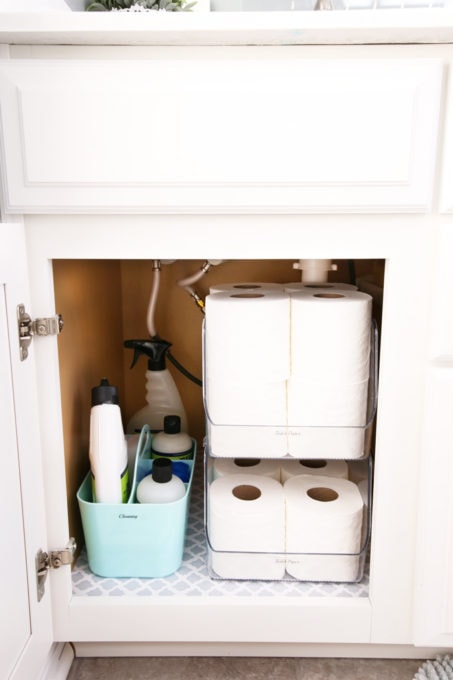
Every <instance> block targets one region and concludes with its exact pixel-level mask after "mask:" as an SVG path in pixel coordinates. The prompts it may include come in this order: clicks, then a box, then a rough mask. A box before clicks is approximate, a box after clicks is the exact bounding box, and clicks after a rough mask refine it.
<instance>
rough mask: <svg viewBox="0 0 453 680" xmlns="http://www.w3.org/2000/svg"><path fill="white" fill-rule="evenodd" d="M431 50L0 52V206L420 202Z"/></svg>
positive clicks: (429, 127) (429, 173)
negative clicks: (391, 55)
mask: <svg viewBox="0 0 453 680" xmlns="http://www.w3.org/2000/svg"><path fill="white" fill-rule="evenodd" d="M441 71H442V69H441V64H440V62H438V61H437V60H414V61H408V60H386V61H383V60H360V59H358V60H355V61H353V60H336V61H334V60H303V59H292V60H290V59H285V58H279V59H276V60H272V61H270V60H268V59H266V60H263V59H250V60H244V59H231V60H225V59H214V60H201V59H186V60H178V61H177V60H171V59H158V60H153V61H151V60H150V61H145V60H140V61H132V60H131V61H102V60H98V61H39V60H37V61H29V60H23V61H20V62H19V61H17V62H12V61H3V62H2V63H1V64H0V102H1V112H2V131H3V146H4V159H3V164H4V167H3V174H4V177H5V193H6V196H5V203H6V208H7V210H10V211H12V212H15V211H24V212H32V211H38V212H44V211H47V210H50V211H59V210H61V209H63V208H64V209H74V210H75V211H78V210H83V209H99V210H104V209H105V210H109V209H120V210H121V209H123V210H124V211H126V210H127V211H130V210H132V211H134V210H137V211H142V210H143V209H145V210H150V211H164V212H168V211H170V212H173V211H175V212H179V211H197V210H202V211H204V210H207V211H209V210H211V209H215V210H221V211H226V212H229V211H244V210H245V211H255V210H259V211H269V210H270V211H275V212H279V211H284V212H285V211H286V212H294V211H296V212H333V211H343V212H362V211H365V212H369V211H372V212H382V211H410V212H422V211H425V210H427V209H429V206H430V202H431V193H432V181H433V169H434V161H435V146H436V144H435V142H436V137H437V118H438V111H439V100H440V85H441Z"/></svg>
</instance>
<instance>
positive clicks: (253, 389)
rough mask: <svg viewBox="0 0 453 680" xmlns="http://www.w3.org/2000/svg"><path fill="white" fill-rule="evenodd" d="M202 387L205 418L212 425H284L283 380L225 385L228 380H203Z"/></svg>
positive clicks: (236, 382)
mask: <svg viewBox="0 0 453 680" xmlns="http://www.w3.org/2000/svg"><path fill="white" fill-rule="evenodd" d="M204 387H205V398H206V399H205V400H206V412H207V416H208V418H209V420H210V421H211V422H212V423H214V424H224V425H285V424H286V420H287V417H286V381H284V380H281V381H269V382H265V381H263V382H259V381H253V382H245V381H244V382H238V381H235V380H232V381H231V382H227V380H224V381H219V380H218V379H217V380H215V379H214V378H206V380H205V386H204ZM238 444H240V441H239V442H238ZM248 455H249V456H250V454H248Z"/></svg>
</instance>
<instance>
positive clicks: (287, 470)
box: [279, 458, 348, 484]
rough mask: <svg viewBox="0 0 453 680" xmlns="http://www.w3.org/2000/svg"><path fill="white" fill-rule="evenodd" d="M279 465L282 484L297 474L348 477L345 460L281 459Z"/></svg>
mask: <svg viewBox="0 0 453 680" xmlns="http://www.w3.org/2000/svg"><path fill="white" fill-rule="evenodd" d="M279 465H280V481H281V483H282V484H284V483H285V482H286V480H287V479H290V478H291V477H297V476H298V475H316V476H318V477H319V475H322V476H324V477H338V478H339V479H347V478H348V464H347V462H346V461H345V460H323V459H322V458H318V459H316V460H295V459H294V460H282V461H280V462H279Z"/></svg>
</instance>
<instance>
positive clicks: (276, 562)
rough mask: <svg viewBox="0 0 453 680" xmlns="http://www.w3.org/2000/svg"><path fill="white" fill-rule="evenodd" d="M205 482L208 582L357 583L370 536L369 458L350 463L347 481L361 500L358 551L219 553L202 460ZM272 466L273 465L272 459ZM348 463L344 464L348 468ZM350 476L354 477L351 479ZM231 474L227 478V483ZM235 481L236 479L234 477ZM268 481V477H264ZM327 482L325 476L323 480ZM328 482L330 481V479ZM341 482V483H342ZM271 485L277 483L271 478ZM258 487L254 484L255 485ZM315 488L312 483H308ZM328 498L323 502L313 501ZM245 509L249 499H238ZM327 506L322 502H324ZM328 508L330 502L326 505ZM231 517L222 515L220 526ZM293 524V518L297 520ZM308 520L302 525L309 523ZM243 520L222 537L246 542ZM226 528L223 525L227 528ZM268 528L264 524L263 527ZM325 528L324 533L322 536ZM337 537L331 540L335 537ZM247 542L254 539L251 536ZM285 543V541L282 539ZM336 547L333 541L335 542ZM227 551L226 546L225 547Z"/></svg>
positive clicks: (210, 467) (208, 462) (208, 466)
mask: <svg viewBox="0 0 453 680" xmlns="http://www.w3.org/2000/svg"><path fill="white" fill-rule="evenodd" d="M205 462H206V477H205V479H206V482H205V532H206V542H207V562H208V571H209V575H210V577H211V578H213V579H220V580H229V579H231V580H256V581H296V582H297V581H299V582H302V581H303V582H332V583H358V582H359V581H361V580H362V579H363V576H364V571H365V565H366V559H367V554H368V545H369V539H370V533H371V503H372V457H371V456H370V457H369V458H368V459H366V460H363V461H354V462H353V463H352V464H353V465H354V466H355V468H354V472H353V473H352V472H351V468H350V473H349V480H348V481H349V482H350V483H352V482H353V481H354V483H355V484H357V486H358V488H359V491H360V493H361V495H362V499H363V507H362V522H361V527H360V528H358V529H357V531H358V545H359V547H358V549H357V550H356V551H355V552H352V553H351V552H340V551H339V550H338V549H337V551H336V552H333V551H332V552H329V551H328V547H327V546H326V551H325V552H316V553H312V552H304V553H302V552H300V553H299V552H298V553H295V552H289V551H285V550H282V551H275V552H270V551H267V552H265V551H258V550H256V551H252V550H240V551H239V550H231V549H222V548H223V546H222V544H221V541H222V540H225V539H224V538H220V536H222V532H221V533H220V534H219V535H218V536H215V535H212V534H211V535H210V526H211V523H210V517H209V513H210V503H209V489H210V485H211V483H212V480H213V464H212V463H213V459H209V456H206V459H205ZM274 462H275V461H274ZM350 465H351V462H350V461H348V466H350ZM353 475H357V477H356V478H354V476H353ZM234 476H236V475H230V480H231V479H232V478H233V477H234ZM304 478H305V479H307V480H311V479H313V480H315V479H317V477H314V476H313V477H312V476H309V475H304ZM238 479H240V477H238ZM267 479H269V478H267ZM324 479H327V478H324ZM331 479H332V478H331ZM342 481H346V480H342ZM272 482H273V483H277V480H276V479H275V478H273V479H272ZM257 485H258V486H259V483H258V484H257ZM313 486H316V484H313ZM319 500H320V501H321V500H328V499H319ZM243 502H244V504H245V505H247V506H249V505H251V504H252V503H253V500H251V499H250V498H248V499H247V498H246V497H244V498H243ZM326 505H327V503H326ZM332 505H333V504H332ZM231 514H232V513H228V512H225V517H226V519H225V522H226V523H228V522H229V519H228V517H229V516H231ZM297 522H298V523H299V518H297ZM309 523H310V522H309V520H307V522H306V523H305V525H306V526H307V525H309ZM246 526H247V521H245V522H242V521H241V520H240V519H239V521H238V522H237V526H234V519H233V523H232V524H231V531H227V533H226V534H225V533H223V537H224V536H225V535H226V536H227V539H226V540H227V542H228V541H229V539H230V537H231V536H232V537H236V536H237V535H239V536H240V538H241V539H242V540H243V541H247V535H246V533H245V532H246V531H247V528H244V527H246ZM299 526H300V528H303V526H304V520H303V518H302V517H300V525H299ZM228 528H229V527H227V529H228ZM266 528H267V529H268V528H269V525H266ZM328 533H329V532H328V529H327V534H328ZM335 538H337V536H335ZM251 540H256V538H255V535H253V536H252V538H251ZM285 543H286V541H285ZM337 545H338V542H337ZM228 547H229V548H230V547H231V546H228Z"/></svg>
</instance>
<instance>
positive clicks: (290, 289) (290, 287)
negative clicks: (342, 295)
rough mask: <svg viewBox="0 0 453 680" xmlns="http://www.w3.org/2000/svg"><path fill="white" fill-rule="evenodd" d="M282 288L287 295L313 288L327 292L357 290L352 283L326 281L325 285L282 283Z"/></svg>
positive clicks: (299, 282)
mask: <svg viewBox="0 0 453 680" xmlns="http://www.w3.org/2000/svg"><path fill="white" fill-rule="evenodd" d="M282 287H283V288H284V290H286V292H287V293H296V292H297V291H299V290H307V289H313V288H316V289H318V290H324V291H328V292H329V291H330V292H331V291H335V290H357V286H354V285H353V284H352V283H336V282H334V281H326V282H325V283H304V282H303V281H294V282H292V283H283V284H282Z"/></svg>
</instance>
